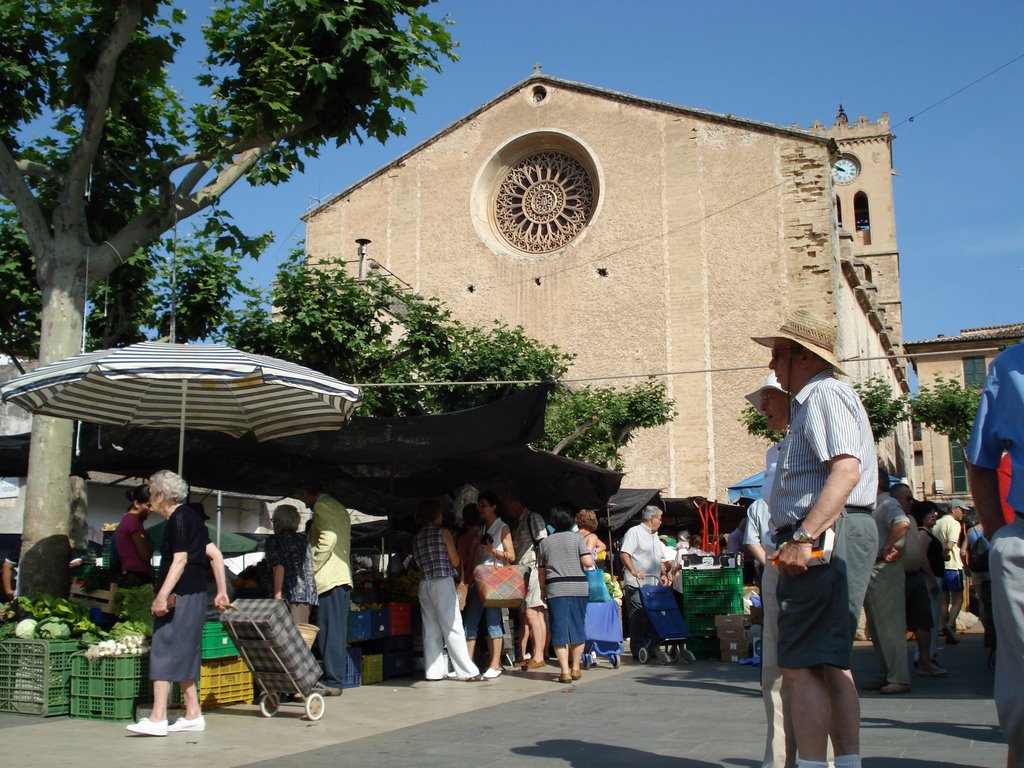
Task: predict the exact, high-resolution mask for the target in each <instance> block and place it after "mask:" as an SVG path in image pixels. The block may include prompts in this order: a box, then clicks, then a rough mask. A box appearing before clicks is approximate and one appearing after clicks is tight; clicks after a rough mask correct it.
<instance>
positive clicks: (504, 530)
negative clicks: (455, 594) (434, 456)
mask: <svg viewBox="0 0 1024 768" xmlns="http://www.w3.org/2000/svg"><path fill="white" fill-rule="evenodd" d="M477 509H478V510H479V511H480V531H481V533H480V544H479V545H478V546H477V559H476V565H492V566H493V565H497V566H505V565H511V564H512V563H514V562H515V560H516V553H515V549H514V548H513V547H512V532H511V531H510V530H509V528H508V526H507V525H505V523H504V522H503V521H502V519H501V518H500V517H498V495H497V494H496V493H494V491H483V492H482V493H481V494H480V497H479V499H478V500H477ZM481 615H482V616H484V618H485V620H486V622H487V637H488V640H489V642H490V650H491V658H490V663H489V664H488V666H487V669H486V670H485V671H484V673H483V674H482V675H481V677H483V678H484V679H485V680H493V679H494V678H496V677H497V676H498V675H500V674H501V639H502V637H504V635H505V625H504V623H503V622H502V620H501V608H495V607H489V606H488V607H485V606H484V604H483V600H482V599H481V597H480V589H479V587H478V586H477V585H476V583H473V584H471V585H470V587H469V594H468V595H467V596H466V610H465V613H464V614H463V617H464V619H465V622H466V644H467V645H468V647H469V657H470V658H471V659H472V658H475V656H474V651H475V650H476V635H477V630H478V628H479V627H480V617H481Z"/></svg>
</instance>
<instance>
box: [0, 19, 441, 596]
mask: <svg viewBox="0 0 1024 768" xmlns="http://www.w3.org/2000/svg"><path fill="white" fill-rule="evenodd" d="M430 3H431V0H361V2H346V3H339V2H334V1H333V0H220V1H219V2H216V3H214V5H213V8H212V11H211V15H210V21H209V23H208V24H207V25H206V26H205V27H204V28H203V36H204V39H205V42H206V47H207V53H206V55H205V56H204V57H203V58H202V59H201V60H200V61H199V71H198V72H197V73H196V82H197V84H198V87H199V89H200V90H203V91H205V92H204V93H202V94H200V95H199V96H198V97H197V99H196V103H195V104H194V105H191V106H190V105H186V104H185V102H184V99H183V98H182V96H181V94H180V93H179V91H178V90H177V89H176V88H175V87H173V86H172V84H171V79H170V71H171V66H172V64H173V63H174V60H175V57H176V56H177V54H178V53H179V49H180V47H181V44H182V42H183V40H182V36H181V33H180V31H179V29H180V25H181V23H182V22H183V20H184V10H183V9H182V7H183V6H184V5H185V4H184V3H180V4H179V5H176V4H175V3H174V2H173V0H120V1H119V2H107V3H96V2H93V1H92V0H63V2H61V3H40V2H35V1H34V0H3V1H2V2H0V195H2V197H3V198H4V199H5V200H6V205H7V210H8V211H13V212H14V213H15V214H16V215H17V219H18V222H19V223H20V226H21V230H22V236H23V238H24V244H25V247H27V249H28V252H29V253H30V254H31V257H32V262H33V264H32V266H33V267H34V271H35V277H36V282H37V284H38V287H39V290H40V307H41V313H40V316H39V324H38V327H39V345H38V353H39V359H40V361H41V362H43V363H49V362H53V361H55V360H58V359H61V358H63V357H66V356H68V355H71V354H73V353H74V352H77V351H78V348H79V344H80V339H81V337H82V329H83V324H84V323H85V322H86V319H85V317H84V316H83V315H84V312H83V307H84V305H85V301H86V298H87V297H88V296H89V295H90V293H92V292H93V290H94V289H95V288H96V287H97V286H100V285H101V284H102V285H104V296H103V299H104V303H105V305H106V306H107V307H108V309H109V308H111V307H112V305H114V304H115V303H116V302H124V303H127V302H130V301H135V300H136V299H140V298H141V297H142V288H141V286H142V285H143V284H145V283H147V282H148V280H149V278H150V277H152V276H153V275H154V274H155V272H156V269H157V261H158V257H157V255H156V253H155V252H154V250H153V249H152V247H153V246H154V244H156V243H157V242H158V241H159V240H160V239H161V237H162V236H163V235H164V234H165V233H167V232H169V231H172V230H173V229H174V228H175V227H176V226H177V225H178V224H179V223H181V222H184V221H186V220H187V219H189V218H190V217H192V216H194V215H195V214H197V213H201V212H205V213H206V214H207V215H208V216H209V219H210V221H213V222H214V223H213V224H211V225H210V227H212V228H213V229H214V230H219V231H218V232H217V233H216V235H215V242H216V246H217V247H216V250H217V252H218V253H224V252H226V251H238V252H246V251H248V250H254V249H256V248H258V245H259V244H258V242H255V241H253V240H250V239H249V238H247V237H245V236H244V235H243V234H242V233H240V232H238V231H237V230H233V229H232V227H231V225H230V222H229V221H228V219H227V218H226V217H225V215H224V213H225V212H224V210H223V209H222V208H221V207H220V205H219V204H220V201H221V199H222V197H223V196H224V194H225V193H226V192H227V191H228V190H229V189H230V188H231V187H232V186H233V185H234V184H236V183H237V182H238V181H240V180H241V179H247V180H248V181H249V182H250V183H253V184H273V183H278V182H281V181H283V180H285V179H287V178H288V177H289V176H290V175H291V174H292V173H293V172H294V171H296V170H300V169H301V168H302V167H303V162H304V160H305V159H306V158H309V157H316V155H317V153H318V152H319V150H320V149H321V148H322V147H323V146H324V145H325V144H326V143H327V142H329V141H334V142H335V143H338V144H341V143H345V142H347V141H349V140H351V139H356V140H358V141H363V140H365V139H367V138H373V139H377V140H379V141H384V140H385V139H386V138H387V137H388V136H391V135H394V134H397V133H403V132H404V126H403V124H402V119H401V114H402V112H403V111H406V110H409V109H411V108H412V100H413V99H414V98H415V97H416V96H418V95H420V94H421V93H422V91H423V89H424V87H425V84H426V80H425V73H426V72H427V71H429V70H435V71H436V70H439V68H440V65H441V62H442V60H444V59H446V58H453V57H454V43H453V42H452V40H451V37H450V35H449V34H448V31H447V29H446V24H445V22H444V21H436V20H434V19H432V18H430V16H429V15H428V14H427V13H426V11H425V10H424V9H425V8H426V7H427V6H429V5H430ZM189 7H195V4H190V6H189ZM186 63H187V64H188V65H193V64H194V59H192V58H191V57H190V59H189V60H188V61H187V62H186ZM180 81H181V78H180V77H179V78H178V79H177V82H180ZM229 241H234V242H233V243H232V242H229ZM140 252H141V255H140ZM5 260H6V262H7V263H6V264H5V265H4V269H5V270H7V271H13V272H15V273H18V274H23V273H24V269H25V262H24V260H23V259H8V258H6V257H5ZM19 270H20V272H19ZM133 270H137V271H135V273H134V274H131V273H132V272H133ZM200 271H201V270H200ZM200 271H195V272H187V271H186V274H185V275H184V276H183V279H191V278H195V279H196V280H197V281H198V282H200V283H201V282H203V280H204V279H205V278H204V277H203V276H202V275H201V274H200ZM108 280H109V289H108V284H107V281H108ZM215 294H216V289H214V290H212V291H210V294H209V295H210V296H214V295H215ZM113 309H114V310H116V311H112V312H111V313H110V314H108V315H106V316H105V319H104V323H103V324H102V327H97V325H96V323H93V322H92V321H90V326H91V327H90V328H89V330H90V332H92V333H93V334H94V335H97V336H98V337H99V338H103V339H111V338H120V339H125V340H127V339H130V338H131V337H132V336H133V335H134V334H135V331H136V329H135V328H134V327H133V326H132V321H131V318H133V317H136V316H137V315H136V313H135V312H134V311H133V310H132V309H131V308H130V307H127V306H124V307H122V306H114V307H113ZM27 319H29V320H31V317H30V318H27ZM198 326H202V323H198ZM193 327H196V326H195V324H193ZM23 342H24V339H22V340H20V341H18V343H19V344H22V343H23ZM70 456H71V426H70V423H68V422H66V421H65V420H56V419H48V418H37V419H35V420H34V421H33V437H32V462H31V471H30V473H29V478H28V487H27V491H26V502H25V522H24V532H23V550H22V560H21V566H22V567H21V579H22V585H23V587H24V588H25V589H26V590H27V591H28V592H30V593H32V592H37V591H49V592H52V593H59V592H61V591H64V590H66V585H67V579H66V573H65V571H66V562H67V539H66V536H64V534H66V532H67V529H68V509H69V501H68V491H67V482H66V478H67V472H68V468H69V465H70ZM62 561H63V564H62Z"/></svg>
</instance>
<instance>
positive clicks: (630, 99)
mask: <svg viewBox="0 0 1024 768" xmlns="http://www.w3.org/2000/svg"><path fill="white" fill-rule="evenodd" d="M534 83H547V84H549V85H555V86H559V87H561V88H565V89H567V90H572V91H577V92H580V93H588V94H591V95H594V96H600V97H602V98H606V99H612V100H615V101H621V102H623V103H626V104H634V105H637V106H641V107H647V108H648V109H656V110H660V111H663V112H670V113H673V114H683V115H691V116H694V117H699V118H702V119H705V120H710V121H714V122H718V123H725V124H727V125H732V126H735V127H738V128H747V129H754V130H757V131H762V132H765V133H774V134H779V135H783V136H789V137H792V138H797V139H804V140H806V141H811V142H814V143H816V144H825V145H828V144H830V143H832V142H833V139H832V138H831V137H829V136H821V135H819V134H815V133H812V132H810V131H805V130H803V129H800V128H793V127H785V126H781V125H775V124H774V123H765V122H761V121H758V120H749V119H746V118H741V117H736V116H734V115H731V114H728V115H722V114H719V113H717V112H709V111H707V110H703V109H697V108H694V107H681V106H679V105H677V104H670V103H669V102H667V101H658V100H656V99H646V98H643V97H640V96H633V95H631V94H628V93H622V92H620V91H613V90H609V89H607V88H599V87H597V86H594V85H587V84H586V83H577V82H574V81H572V80H563V79H562V78H559V77H552V76H551V75H545V74H533V75H530V76H529V77H527V78H526V79H524V80H520V81H519V82H518V83H516V84H514V85H512V86H511V87H510V88H507V89H506V90H504V91H502V92H501V93H500V94H498V95H497V96H495V97H494V98H493V99H491V100H490V101H488V102H485V103H484V104H481V105H480V106H479V107H477V108H476V109H474V110H473V111H472V112H470V113H468V114H466V115H464V116H463V117H461V118H459V119H458V120H456V121H455V122H453V123H451V124H449V125H447V126H446V127H444V128H442V129H441V130H440V131H438V132H437V133H435V134H434V135H433V136H430V137H429V138H427V139H425V140H424V141H421V142H420V143H419V144H417V145H416V146H414V147H412V148H411V149H409V150H408V151H407V152H405V153H403V154H402V155H400V156H398V157H396V158H395V159H394V160H392V161H391V162H389V163H388V164H387V165H384V166H382V167H380V168H378V169H377V170H376V171H373V172H372V173H370V174H369V175H367V176H364V177H363V178H361V179H360V180H359V181H357V182H355V183H354V184H352V185H351V186H349V187H347V188H345V189H343V190H342V191H341V192H338V193H337V194H334V195H331V196H330V197H329V198H327V199H326V200H324V201H322V202H321V203H320V204H319V205H317V206H315V207H313V208H310V209H309V210H308V211H306V212H305V213H304V214H303V215H302V216H301V219H302V221H308V220H309V219H310V218H311V217H313V216H315V215H316V214H317V213H319V212H320V211H322V210H324V209H325V208H327V207H329V206H330V205H333V204H334V203H336V202H337V201H338V200H341V199H342V198H345V197H347V196H348V195H350V194H352V193H353V192H355V191H356V190H357V189H359V188H360V187H362V186H363V185H365V184H367V183H369V182H371V181H373V180H374V179H376V178H378V177H379V176H381V175H383V174H384V173H386V172H387V171H389V170H390V169H392V168H395V167H398V166H401V165H402V164H403V163H404V162H405V161H406V160H408V159H409V158H410V157H412V156H413V155H415V154H416V153H418V152H420V151H422V150H423V149H426V148H427V147H429V146H430V145H431V144H434V143H435V142H437V141H439V140H440V139H442V138H444V137H445V136H447V135H448V134H450V133H452V132H453V131H455V130H456V129H457V128H459V127H461V126H463V125H465V124H466V123H468V122H470V121H472V120H474V119H475V118H476V117H478V116H479V115H481V114H483V113H484V112H486V111H487V110H489V109H490V108H491V107H493V106H495V105H496V104H498V103H499V102H501V101H504V100H505V99H507V98H509V97H510V96H513V95H514V94H515V93H517V92H518V91H520V90H522V89H523V88H525V87H527V86H528V85H532V84H534Z"/></svg>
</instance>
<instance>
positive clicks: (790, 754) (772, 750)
mask: <svg viewBox="0 0 1024 768" xmlns="http://www.w3.org/2000/svg"><path fill="white" fill-rule="evenodd" d="M746 398H747V402H749V403H750V404H751V405H753V406H754V407H755V408H757V410H759V411H760V412H761V413H762V414H763V415H764V417H765V420H766V421H767V422H768V429H770V430H772V431H773V432H785V431H786V428H787V427H788V426H789V393H788V392H786V391H785V390H784V389H783V388H782V387H780V386H779V380H778V379H777V378H775V374H774V373H769V374H768V377H767V378H766V379H765V382H764V386H762V387H761V388H760V389H757V390H754V391H753V392H751V393H750V394H749V395H747V396H746ZM783 439H785V438H783ZM781 445H782V442H781V441H780V442H778V443H775V444H774V445H772V446H771V447H770V448H769V449H768V451H767V453H765V470H764V483H763V484H762V485H761V498H760V499H758V500H757V501H755V502H754V503H753V504H751V505H750V507H749V508H748V509H747V530H746V535H745V537H744V539H743V543H744V545H745V548H746V550H747V552H749V553H750V554H751V555H752V556H753V557H754V559H756V560H757V562H759V563H760V564H761V566H762V571H761V608H762V614H763V618H762V625H761V696H762V698H763V699H764V711H765V716H766V718H767V723H768V733H767V735H766V738H765V745H764V757H763V758H762V760H761V768H791V766H793V765H796V737H795V736H794V735H793V722H792V717H791V714H790V704H789V690H788V689H787V690H783V688H782V673H781V671H780V670H779V649H778V645H779V601H778V599H777V598H776V597H775V590H776V588H777V586H778V583H779V569H778V568H777V567H776V565H775V563H774V562H772V559H771V556H772V555H774V553H775V547H774V546H772V541H771V538H770V536H766V534H770V533H771V531H772V530H773V528H772V525H771V513H770V512H769V509H768V502H767V501H766V499H769V498H771V494H772V487H773V485H774V483H775V468H776V465H777V464H778V461H779V450H780V447H781Z"/></svg>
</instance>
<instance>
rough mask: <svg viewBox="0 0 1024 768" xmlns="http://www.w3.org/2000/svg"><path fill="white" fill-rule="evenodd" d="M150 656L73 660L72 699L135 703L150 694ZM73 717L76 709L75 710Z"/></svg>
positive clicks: (80, 656) (78, 655)
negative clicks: (101, 699)
mask: <svg viewBox="0 0 1024 768" xmlns="http://www.w3.org/2000/svg"><path fill="white" fill-rule="evenodd" d="M148 675H149V654H148V653H143V654H140V655H138V656H107V657H105V658H102V659H87V658H86V657H85V656H84V655H82V654H76V655H75V656H74V657H73V658H72V659H71V697H72V699H74V698H75V697H76V696H83V697H93V698H95V697H99V698H106V699H135V698H137V697H139V696H142V695H146V696H148V694H149V678H148ZM72 716H74V709H73V708H72Z"/></svg>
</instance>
